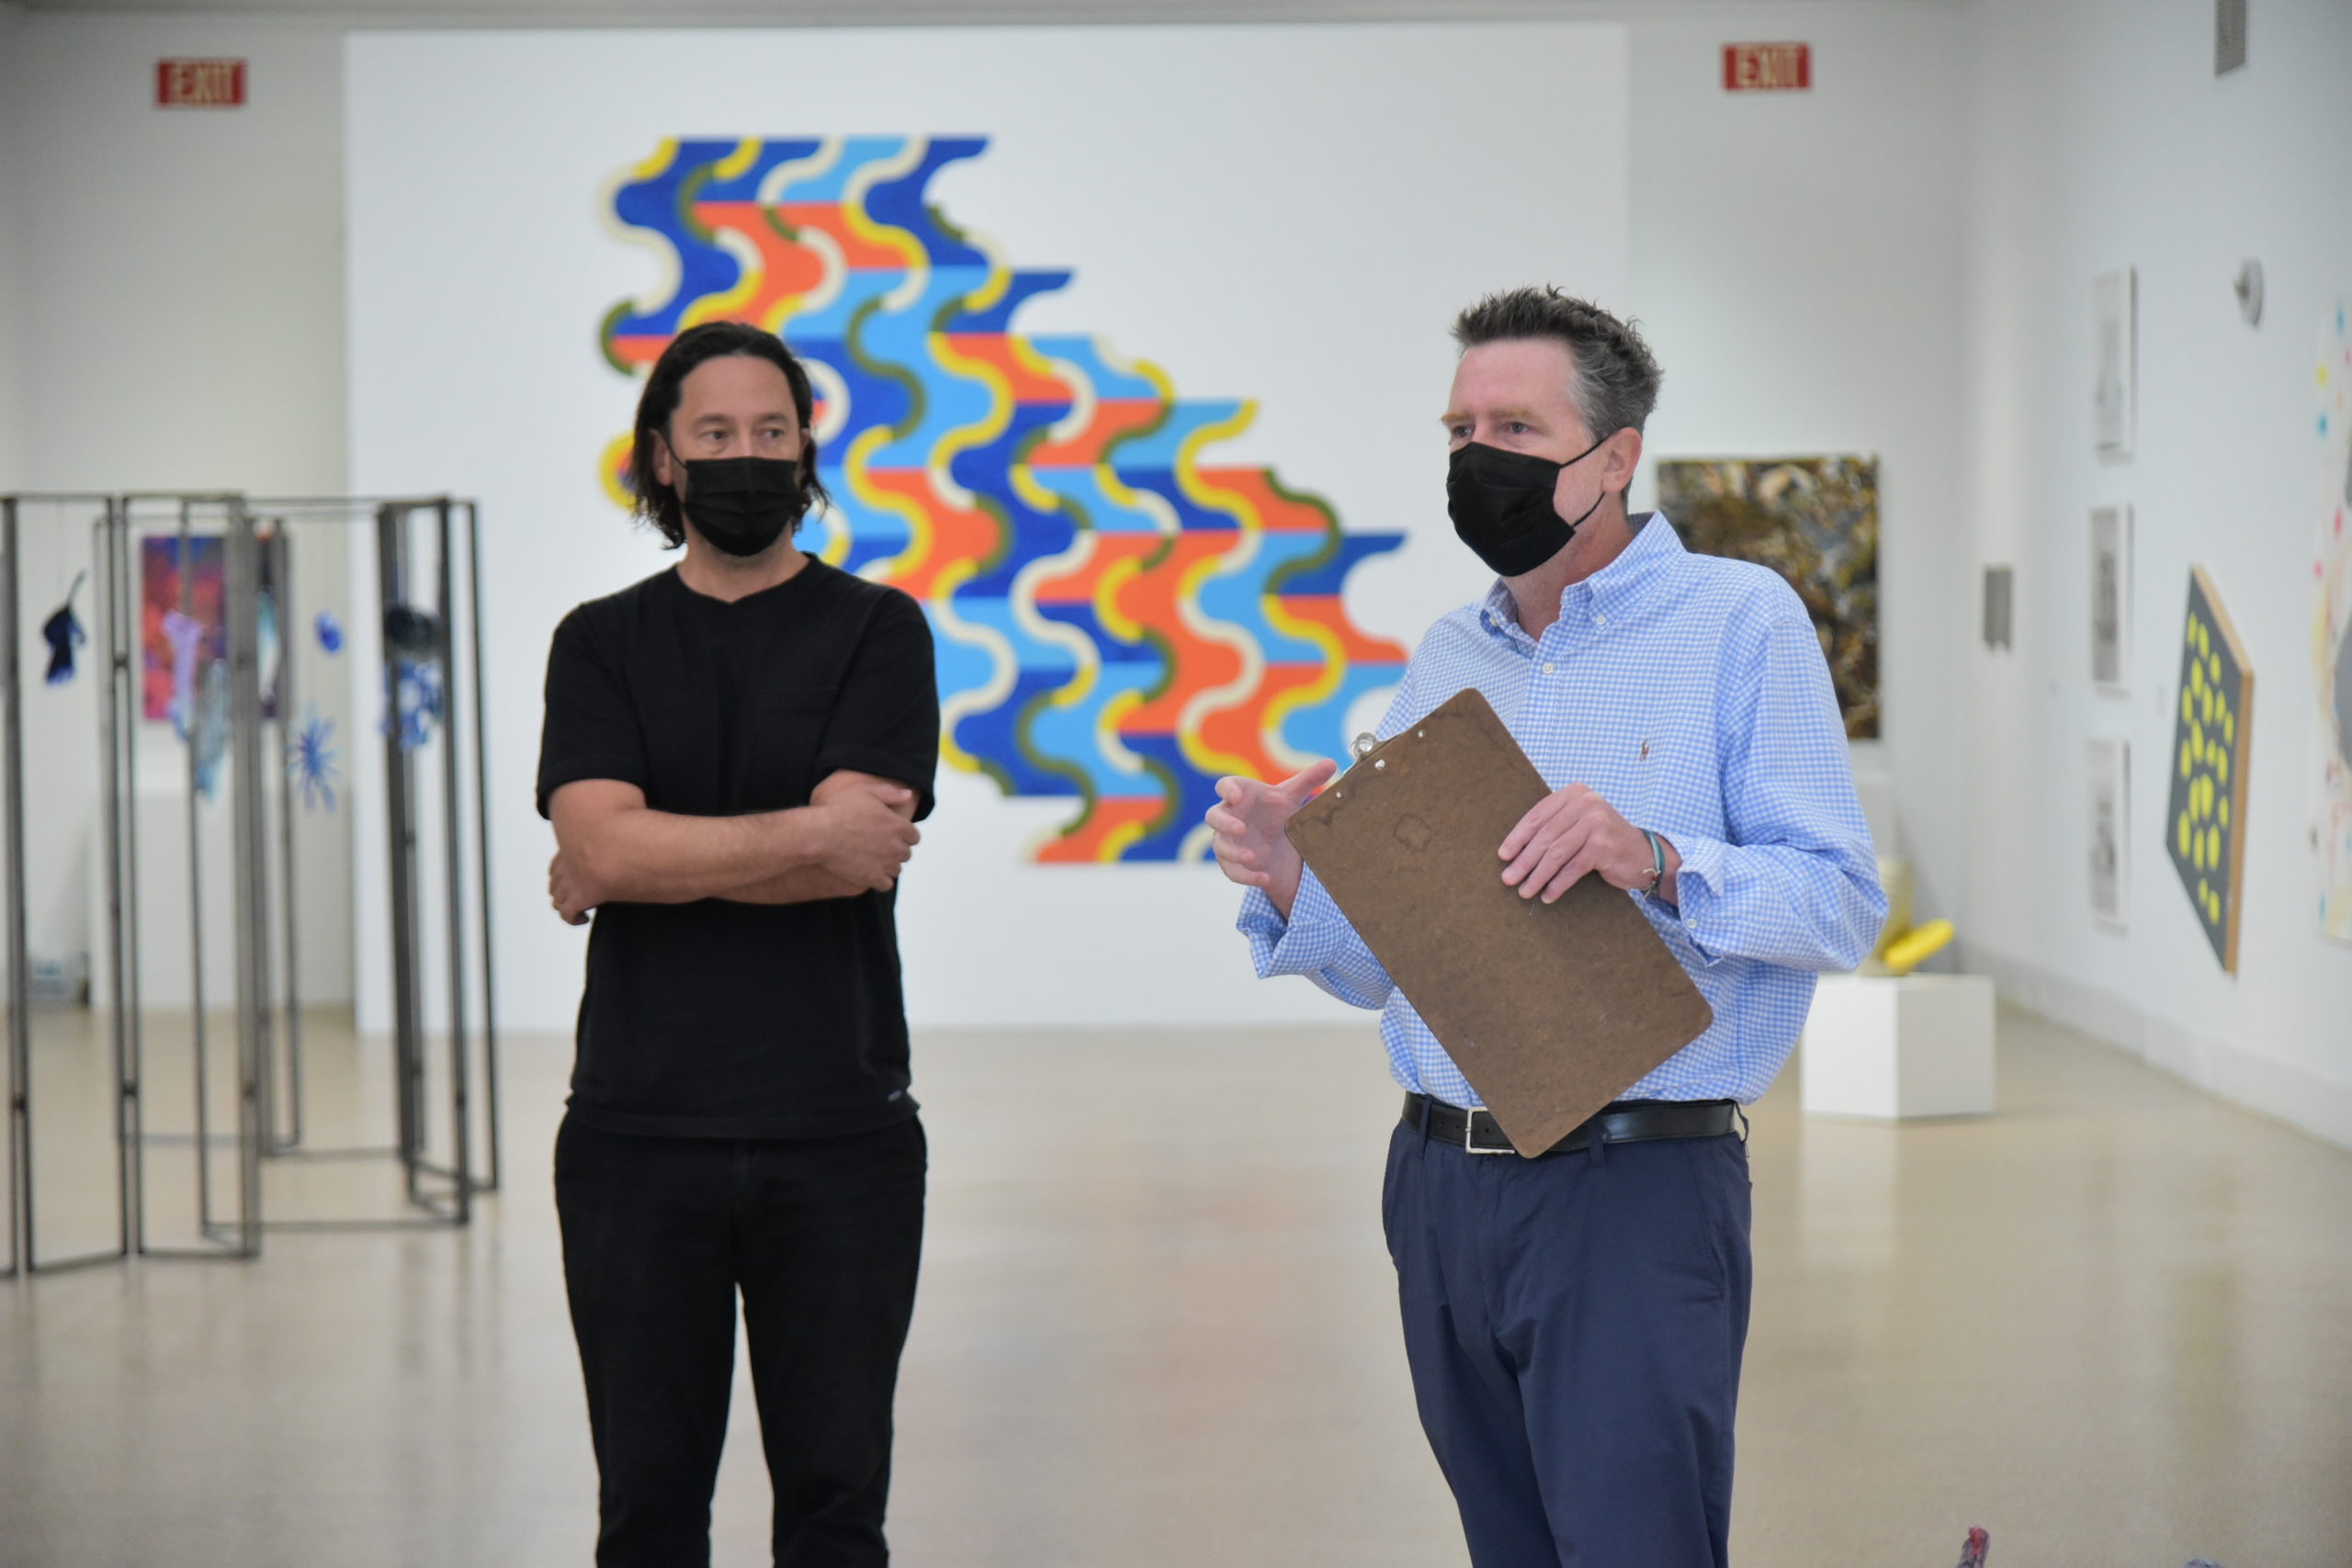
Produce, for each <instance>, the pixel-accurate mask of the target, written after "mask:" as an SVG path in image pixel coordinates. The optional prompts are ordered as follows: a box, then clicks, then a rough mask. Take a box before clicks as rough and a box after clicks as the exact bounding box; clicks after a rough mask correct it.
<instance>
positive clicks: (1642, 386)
mask: <svg viewBox="0 0 2352 1568" xmlns="http://www.w3.org/2000/svg"><path fill="white" fill-rule="evenodd" d="M1547 337H1548V338H1552V339H1555V340H1556V341H1557V342H1559V343H1562V344H1566V346H1567V350H1568V361H1569V363H1570V364H1572V365H1573V366H1575V367H1576V379H1575V383H1574V385H1572V386H1571V387H1570V388H1569V395H1570V396H1571V397H1572V398H1573V399H1574V400H1575V402H1576V405H1577V413H1579V414H1581V415H1582V416H1583V417H1584V423H1585V428H1586V429H1587V430H1589V431H1590V432H1591V433H1592V438H1593V439H1594V440H1596V441H1600V440H1603V439H1605V438H1607V437H1609V436H1611V435H1614V434H1617V433H1618V432H1619V431H1621V430H1635V431H1638V430H1640V429H1641V428H1642V426H1643V425H1645V424H1646V423H1648V422H1649V417H1650V411H1651V410H1652V409H1654V408H1656V407H1657V384H1658V381H1659V379H1660V373H1659V371H1658V367H1657V360H1655V359H1653V358H1651V357H1650V350H1649V345H1648V344H1645V343H1644V342H1643V341H1642V334H1641V333H1639V332H1637V331H1635V330H1634V323H1633V322H1631V321H1619V320H1618V319H1617V318H1616V317H1615V316H1612V315H1611V314H1610V313H1609V312H1608V311H1606V310H1602V309H1601V308H1600V306H1598V305H1596V304H1594V303H1593V302H1592V301H1591V300H1589V299H1577V298H1575V297H1574V296H1573V295H1567V294H1563V293H1561V292H1560V291H1559V290H1558V289H1557V288H1553V287H1552V286H1550V285H1549V284H1546V285H1545V286H1544V287H1543V288H1509V289H1505V290H1503V291H1502V292H1501V293H1499V294H1489V295H1487V297H1486V298H1485V299H1481V300H1479V301H1478V302H1477V303H1476V305H1473V306H1471V307H1470V308H1469V309H1468V310H1464V311H1463V312H1462V314H1460V315H1458V316H1456V317H1454V318H1453V341H1454V342H1455V343H1457V344H1461V345H1462V346H1463V347H1464V348H1465V349H1470V348H1476V347H1477V346H1478V345H1479V344H1488V343H1504V342H1510V341H1514V340H1519V339H1525V338H1547Z"/></svg>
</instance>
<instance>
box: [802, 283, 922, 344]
mask: <svg viewBox="0 0 2352 1568" xmlns="http://www.w3.org/2000/svg"><path fill="white" fill-rule="evenodd" d="M906 276H907V275H906V273H905V271H904V270H899V271H895V272H892V271H885V270H883V269H881V268H879V267H876V268H872V269H869V270H865V271H859V272H850V273H846V274H844V275H843V276H842V291H841V293H840V294H839V295H837V296H836V297H835V298H834V299H832V300H831V302H830V303H829V304H827V305H826V306H825V307H824V308H823V309H821V310H806V311H803V312H802V313H801V314H799V315H797V316H795V317H793V318H792V321H791V329H792V330H791V332H790V333H788V334H787V335H788V336H789V338H790V340H791V342H792V344H793V346H794V347H795V348H797V347H799V345H800V344H802V343H804V342H806V343H829V342H830V343H836V344H839V343H846V342H848V341H849V323H850V319H851V318H852V317H854V316H855V315H856V314H857V312H858V311H860V310H864V309H865V305H866V302H867V301H869V300H873V299H880V298H882V296H884V295H885V294H888V293H889V292H890V290H892V289H893V288H898V287H899V284H900V283H901V282H902V281H904V279H905V278H906Z"/></svg>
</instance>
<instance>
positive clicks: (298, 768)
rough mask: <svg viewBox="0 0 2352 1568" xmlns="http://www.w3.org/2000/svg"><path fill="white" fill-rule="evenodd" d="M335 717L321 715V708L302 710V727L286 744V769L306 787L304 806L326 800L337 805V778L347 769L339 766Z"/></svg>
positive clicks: (331, 807) (307, 808) (330, 806)
mask: <svg viewBox="0 0 2352 1568" xmlns="http://www.w3.org/2000/svg"><path fill="white" fill-rule="evenodd" d="M333 742H334V720H333V719H331V718H321V717H320V716H319V715H318V710H317V709H315V708H310V707H306V708H304V709H303V710H302V728H300V730H299V731H297V732H296V734H295V736H294V739H292V740H291V741H290V742H288V745H287V748H286V772H287V775H288V777H290V778H292V779H293V780H294V781H295V783H296V784H300V786H301V790H302V809H303V810H305V811H311V810H315V809H317V808H318V807H319V806H321V805H322V804H323V805H324V806H325V807H326V808H327V809H328V810H329V811H333V810H334V785H335V781H336V780H337V779H340V778H341V777H342V776H343V771H342V770H341V769H340V768H338V767H336V766H335V749H334V744H333Z"/></svg>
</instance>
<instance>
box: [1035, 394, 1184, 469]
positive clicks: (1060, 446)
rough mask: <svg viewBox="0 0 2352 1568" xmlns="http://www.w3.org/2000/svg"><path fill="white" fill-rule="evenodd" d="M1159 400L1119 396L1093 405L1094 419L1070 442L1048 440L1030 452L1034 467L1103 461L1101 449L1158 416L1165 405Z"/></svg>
mask: <svg viewBox="0 0 2352 1568" xmlns="http://www.w3.org/2000/svg"><path fill="white" fill-rule="evenodd" d="M1164 406H1165V405H1163V404H1162V403H1160V402H1159V400H1156V399H1148V398H1118V399H1113V400H1110V401H1107V402H1100V403H1097V404H1095V405H1094V418H1093V419H1092V420H1091V421H1090V422H1089V423H1088V424H1087V426H1086V428H1085V429H1084V430H1081V431H1080V432H1079V433H1078V434H1076V435H1074V436H1072V437H1070V439H1069V440H1068V441H1061V442H1046V443H1044V444H1042V445H1041V446H1038V447H1037V449H1036V450H1035V451H1034V452H1032V453H1030V454H1029V466H1030V467H1031V468H1093V467H1094V466H1095V465H1096V464H1098V463H1100V462H1102V461H1103V448H1104V447H1105V446H1109V445H1110V444H1111V443H1112V442H1114V441H1115V440H1117V439H1118V438H1119V437H1120V436H1122V435H1125V434H1127V433H1128V432H1130V431H1136V430H1141V429H1142V428H1143V427H1144V426H1145V425H1147V424H1149V423H1151V422H1152V421H1153V420H1155V419H1158V418H1159V412H1160V410H1161V408H1162V407H1164Z"/></svg>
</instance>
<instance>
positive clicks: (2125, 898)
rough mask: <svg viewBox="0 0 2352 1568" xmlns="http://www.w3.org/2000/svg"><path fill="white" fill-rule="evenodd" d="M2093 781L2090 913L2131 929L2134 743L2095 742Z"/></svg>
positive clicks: (2090, 764)
mask: <svg viewBox="0 0 2352 1568" xmlns="http://www.w3.org/2000/svg"><path fill="white" fill-rule="evenodd" d="M2085 760H2086V764H2087V766H2086V776H2087V778H2088V779H2089V783H2090V793H2089V807H2090V817H2089V828H2090V874H2091V915H2092V917H2093V918H2094V919H2097V920H2098V923H2099V924H2100V925H2102V926H2105V927H2106V928H2107V929H2109V931H2124V930H2127V929H2129V927H2130V924H2131V920H2130V917H2129V915H2128V914H2127V912H2126V911H2127V910H2129V908H2131V742H2130V741H2129V740H2094V741H2092V742H2090V744H2089V746H2088V747H2087V748H2086V753H2085Z"/></svg>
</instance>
